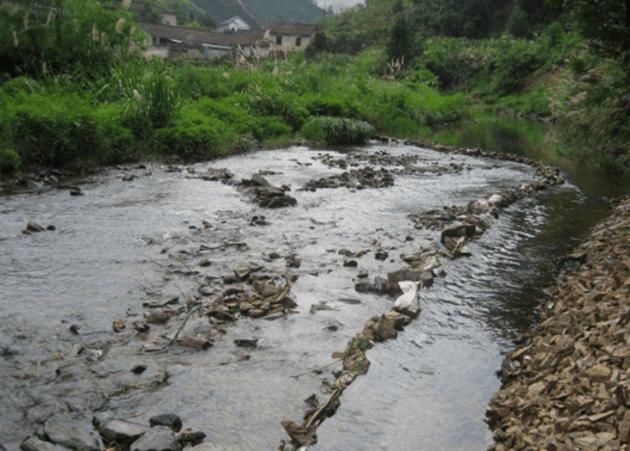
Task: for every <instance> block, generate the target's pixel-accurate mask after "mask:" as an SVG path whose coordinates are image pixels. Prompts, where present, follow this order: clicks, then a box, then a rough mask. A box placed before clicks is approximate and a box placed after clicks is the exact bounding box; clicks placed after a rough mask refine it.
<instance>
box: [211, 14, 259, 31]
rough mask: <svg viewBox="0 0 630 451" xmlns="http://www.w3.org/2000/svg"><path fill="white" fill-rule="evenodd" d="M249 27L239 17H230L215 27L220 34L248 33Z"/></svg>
mask: <svg viewBox="0 0 630 451" xmlns="http://www.w3.org/2000/svg"><path fill="white" fill-rule="evenodd" d="M250 29H251V27H250V26H249V24H248V23H247V22H245V21H244V20H243V19H242V18H241V17H240V16H234V17H230V18H229V19H228V20H226V21H224V22H221V23H220V24H219V25H218V26H217V31H218V32H220V33H236V32H237V31H249V30H250Z"/></svg>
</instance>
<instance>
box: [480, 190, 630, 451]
mask: <svg viewBox="0 0 630 451" xmlns="http://www.w3.org/2000/svg"><path fill="white" fill-rule="evenodd" d="M629 255H630V198H627V197H626V198H625V199H624V200H623V201H622V202H621V203H620V205H619V206H618V207H616V208H615V210H614V212H613V214H612V215H611V216H610V217H609V218H608V219H607V220H605V221H603V222H602V223H600V224H599V225H598V226H597V227H595V229H594V230H593V232H592V233H591V235H590V237H589V238H588V240H587V241H586V242H585V243H584V244H583V245H582V246H580V247H579V248H578V249H577V250H576V251H575V252H574V253H573V254H572V255H571V256H570V259H569V262H568V264H567V268H566V272H565V273H564V274H561V275H560V276H559V282H558V285H557V287H556V288H555V289H554V292H553V296H552V298H551V300H550V301H549V302H547V303H546V305H545V312H544V317H543V321H542V323H541V324H540V326H539V327H538V328H537V329H536V330H534V331H532V332H530V333H527V334H525V335H524V336H523V337H522V342H521V343H520V346H519V347H518V349H516V350H515V351H513V352H511V353H510V354H508V356H507V358H506V359H505V362H504V364H503V367H502V370H501V376H502V379H503V382H504V385H503V388H502V389H501V390H500V391H499V392H497V393H496V394H495V396H494V398H493V399H492V401H491V404H490V408H489V410H488V413H487V416H488V422H489V424H490V426H491V428H492V429H493V432H494V435H495V444H494V446H493V447H492V449H494V450H497V451H501V450H508V449H510V450H512V449H513V450H524V449H548V450H558V451H565V450H566V451H568V450H576V449H578V450H579V449H584V450H626V449H630V410H628V407H630V326H629V323H630V260H629V257H628V256H629Z"/></svg>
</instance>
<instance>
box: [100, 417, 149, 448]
mask: <svg viewBox="0 0 630 451" xmlns="http://www.w3.org/2000/svg"><path fill="white" fill-rule="evenodd" d="M148 429H149V428H148V427H144V426H139V425H137V424H133V423H128V422H126V421H122V420H112V421H110V422H108V423H107V424H106V425H105V426H103V427H102V428H101V429H100V433H101V435H102V437H103V438H104V439H105V440H108V441H110V442H115V443H118V444H121V445H131V444H132V443H133V442H134V441H136V440H137V439H139V438H140V437H141V436H142V434H144V433H145V432H147V430H148Z"/></svg>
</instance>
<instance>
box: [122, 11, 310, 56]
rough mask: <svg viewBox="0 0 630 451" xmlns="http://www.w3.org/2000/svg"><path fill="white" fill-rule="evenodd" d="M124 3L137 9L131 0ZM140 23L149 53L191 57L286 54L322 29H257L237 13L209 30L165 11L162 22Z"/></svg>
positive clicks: (280, 25) (284, 25)
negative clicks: (185, 23)
mask: <svg viewBox="0 0 630 451" xmlns="http://www.w3.org/2000/svg"><path fill="white" fill-rule="evenodd" d="M123 6H124V7H127V8H130V9H133V3H132V2H131V1H129V0H126V1H123ZM139 25H140V27H141V28H142V31H143V32H144V34H145V35H146V40H145V46H146V48H145V50H144V53H145V55H146V56H149V57H159V58H165V59H166V58H168V59H177V58H186V59H190V60H208V59H218V58H225V57H228V58H233V59H236V60H237V61H238V60H252V59H253V60H260V59H265V58H269V57H286V55H287V54H288V53H290V52H292V51H296V50H300V49H304V48H306V47H307V46H308V45H309V44H310V42H311V40H312V39H313V37H314V36H315V33H316V32H317V30H318V27H317V25H313V24H302V23H286V22H279V23H274V24H272V25H271V26H269V27H268V28H267V29H265V30H262V31H256V30H252V27H251V26H250V24H248V23H247V22H246V21H245V20H244V19H243V18H242V17H240V16H234V17H231V18H230V19H228V20H226V21H224V22H221V23H220V24H218V26H217V27H216V29H215V31H206V30H202V29H197V28H186V27H182V26H179V25H178V23H177V16H176V15H175V14H173V13H161V14H160V23H146V22H140V24H139Z"/></svg>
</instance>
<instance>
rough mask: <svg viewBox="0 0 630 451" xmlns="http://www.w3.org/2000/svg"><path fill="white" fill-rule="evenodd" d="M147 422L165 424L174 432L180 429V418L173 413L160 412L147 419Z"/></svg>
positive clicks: (155, 424) (154, 424) (152, 424)
mask: <svg viewBox="0 0 630 451" xmlns="http://www.w3.org/2000/svg"><path fill="white" fill-rule="evenodd" d="M149 424H150V425H151V427H153V426H167V427H169V428H171V429H172V430H173V431H175V432H179V431H180V430H181V429H182V419H181V418H180V417H179V416H177V415H175V414H174V413H162V414H160V415H156V416H154V417H151V418H150V419H149Z"/></svg>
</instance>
